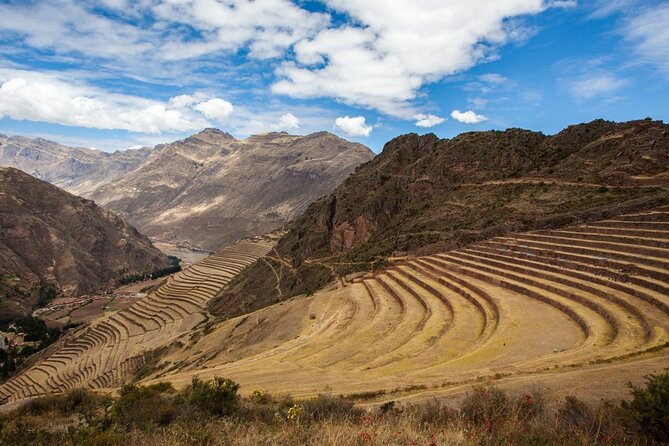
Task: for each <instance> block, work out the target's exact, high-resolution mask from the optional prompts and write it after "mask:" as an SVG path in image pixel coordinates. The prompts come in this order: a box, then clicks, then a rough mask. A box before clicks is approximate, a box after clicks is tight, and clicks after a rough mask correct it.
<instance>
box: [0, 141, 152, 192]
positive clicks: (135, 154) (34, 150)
mask: <svg viewBox="0 0 669 446" xmlns="http://www.w3.org/2000/svg"><path fill="white" fill-rule="evenodd" d="M150 153H151V149H149V148H142V149H137V150H123V151H121V150H118V151H116V152H113V153H108V152H103V151H101V150H95V149H89V148H84V147H69V146H65V145H62V144H58V143H56V142H53V141H48V140H46V139H42V138H35V139H31V138H26V137H23V136H12V137H8V136H5V135H0V166H7V167H16V168H17V169H21V170H23V171H24V172H26V173H29V174H30V175H32V176H34V177H37V178H39V179H41V180H44V181H48V182H49V183H51V184H55V185H56V186H58V187H60V188H61V189H65V190H66V191H68V192H70V193H73V194H75V195H82V196H86V194H88V193H90V192H91V191H92V190H94V189H96V188H98V187H100V186H101V185H102V184H105V183H108V182H109V181H113V180H115V179H116V178H118V177H119V176H121V175H123V174H125V173H127V172H130V171H132V170H134V169H136V168H137V167H138V166H139V165H140V164H141V163H142V162H143V161H144V160H145V159H146V158H147V157H148V156H149V154H150Z"/></svg>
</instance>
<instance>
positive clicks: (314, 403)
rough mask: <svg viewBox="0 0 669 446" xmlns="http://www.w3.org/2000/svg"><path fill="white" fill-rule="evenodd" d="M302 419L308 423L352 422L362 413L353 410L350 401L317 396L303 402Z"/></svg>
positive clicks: (328, 396) (358, 410)
mask: <svg viewBox="0 0 669 446" xmlns="http://www.w3.org/2000/svg"><path fill="white" fill-rule="evenodd" d="M301 406H302V409H303V415H302V417H303V418H305V419H308V420H310V421H323V420H327V419H336V420H352V419H356V418H358V417H360V416H361V415H362V414H363V413H364V412H363V411H362V410H361V409H358V408H355V407H353V406H354V403H353V402H352V401H350V400H347V399H344V398H341V397H333V396H330V395H318V396H317V397H315V398H312V399H309V400H306V401H303V402H302V404H301Z"/></svg>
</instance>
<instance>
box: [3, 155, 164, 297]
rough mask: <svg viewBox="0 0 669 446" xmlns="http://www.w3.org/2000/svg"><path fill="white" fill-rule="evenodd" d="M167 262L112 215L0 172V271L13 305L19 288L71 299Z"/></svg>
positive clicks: (33, 180)
mask: <svg viewBox="0 0 669 446" xmlns="http://www.w3.org/2000/svg"><path fill="white" fill-rule="evenodd" d="M168 265H169V262H168V259H167V257H166V256H165V255H164V254H162V253H161V252H160V251H159V250H158V249H156V248H155V247H154V246H153V245H152V244H151V242H150V241H149V239H148V238H147V237H145V236H143V235H141V234H140V233H139V232H137V230H136V229H135V228H133V227H132V226H129V225H128V224H127V223H125V222H124V221H123V220H122V219H121V218H119V217H118V216H116V215H114V214H113V213H111V212H109V211H107V210H105V209H103V208H101V207H99V206H97V205H96V204H95V203H94V202H92V201H91V200H87V199H84V198H81V197H77V196H74V195H71V194H69V193H67V192H65V191H63V190H61V189H59V188H58V187H56V186H53V185H51V184H49V183H47V182H45V181H41V180H39V179H37V178H34V177H32V176H30V175H28V174H26V173H25V172H23V171H21V170H18V169H14V168H7V167H2V168H0V271H2V278H1V279H2V280H1V282H2V289H3V290H4V291H5V293H4V294H5V296H3V297H7V291H8V290H11V289H13V290H14V291H15V292H14V293H12V294H13V295H14V297H15V299H10V300H11V301H13V302H12V303H11V304H10V303H8V302H6V301H5V299H3V302H2V307H3V309H7V308H6V307H8V306H9V307H13V306H16V305H18V306H19V307H21V306H23V309H24V310H25V309H27V307H29V306H30V305H31V304H33V303H34V302H21V299H20V298H21V290H29V289H30V288H32V287H36V286H39V285H40V284H51V285H54V286H56V287H57V288H58V289H60V290H62V291H64V292H66V293H70V294H82V293H88V292H92V291H96V290H99V289H103V288H105V287H106V286H109V285H112V284H113V283H114V281H115V279H117V278H119V277H120V276H121V275H124V274H127V273H132V272H151V271H154V270H155V269H158V268H162V267H166V266H168Z"/></svg>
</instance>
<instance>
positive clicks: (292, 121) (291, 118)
mask: <svg viewBox="0 0 669 446" xmlns="http://www.w3.org/2000/svg"><path fill="white" fill-rule="evenodd" d="M298 128H300V120H299V119H297V117H296V116H295V115H294V114H292V113H286V114H284V115H281V117H280V118H279V122H277V123H276V124H272V129H273V130H293V129H298Z"/></svg>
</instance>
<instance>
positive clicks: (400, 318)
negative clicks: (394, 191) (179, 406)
mask: <svg viewBox="0 0 669 446" xmlns="http://www.w3.org/2000/svg"><path fill="white" fill-rule="evenodd" d="M270 249H271V246H270V245H269V244H262V243H248V242H244V243H240V244H237V245H234V246H233V247H230V248H228V249H226V250H224V251H222V252H220V253H218V254H216V255H215V256H212V257H209V258H208V259H206V260H204V261H202V262H199V263H197V264H195V265H193V266H192V267H191V268H189V269H187V270H186V271H184V272H182V273H180V274H177V275H176V276H175V277H174V279H172V280H170V281H169V282H168V283H167V284H166V285H164V286H163V287H161V288H160V289H159V290H158V291H157V292H156V293H155V294H154V295H151V296H150V297H149V298H147V299H144V300H142V301H140V302H138V303H137V304H136V305H133V306H132V307H131V308H129V309H128V310H124V311H122V312H119V313H117V314H116V315H114V316H112V317H110V318H109V319H107V320H104V321H103V322H100V323H98V324H97V325H96V326H95V327H93V328H91V329H88V330H87V331H86V332H85V333H84V334H83V335H82V336H79V337H78V338H77V339H76V340H74V341H73V342H71V343H69V344H67V345H66V346H65V347H64V348H62V349H61V350H60V351H58V352H56V353H55V354H53V355H52V356H51V357H49V358H48V359H47V360H45V361H43V362H42V363H40V364H38V365H37V366H35V367H33V368H32V369H30V370H29V371H28V372H27V373H23V374H21V375H19V376H18V377H16V378H14V379H13V380H11V381H10V382H8V383H6V384H5V385H3V386H2V387H0V395H2V396H3V398H4V399H5V400H6V401H12V400H16V399H20V398H23V397H26V396H31V395H36V394H41V393H45V392H57V391H62V390H65V389H70V388H73V387H78V386H88V387H91V388H111V387H115V386H118V385H120V384H121V383H123V382H125V381H126V380H127V379H128V377H129V376H131V375H132V372H133V371H135V370H136V369H137V368H138V367H140V366H141V365H143V364H144V363H145V361H146V360H145V358H146V353H147V352H148V351H150V350H152V349H155V348H158V347H163V346H166V345H170V349H169V350H168V351H166V355H165V356H164V357H163V358H162V359H161V362H160V363H156V364H151V368H150V369H149V370H145V374H144V375H143V376H144V378H143V381H144V382H155V381H170V382H172V383H173V384H175V385H176V386H177V387H179V386H183V385H186V384H189V383H190V382H191V380H192V378H193V377H196V376H197V377H200V378H203V379H210V378H212V377H214V376H224V377H228V378H231V379H234V380H235V381H237V382H239V383H241V384H242V392H245V393H250V392H251V391H252V390H254V389H262V390H268V391H271V392H274V393H282V392H288V393H291V394H293V395H295V396H296V397H309V396H313V395H315V394H318V393H321V392H324V391H332V392H336V393H337V394H339V393H341V394H347V395H352V396H354V397H356V398H358V399H359V401H361V402H366V403H369V404H374V403H378V402H380V401H383V400H388V399H394V400H416V399H422V398H427V397H432V396H438V395H449V396H451V397H458V396H461V395H462V394H464V392H465V391H467V390H468V389H469V388H470V387H471V385H472V383H476V382H481V381H488V380H492V381H494V382H495V383H496V384H498V385H500V386H502V387H507V388H513V389H519V388H523V390H525V389H527V388H528V387H529V386H534V385H539V384H540V385H542V387H544V388H548V389H549V391H554V392H556V393H561V394H564V393H570V392H574V391H577V392H578V394H579V396H584V395H585V397H586V398H587V397H588V396H590V397H591V398H593V399H597V398H616V397H620V396H625V395H626V393H627V390H626V388H625V385H624V384H625V383H626V382H627V380H632V381H638V380H640V379H641V378H642V377H643V376H644V375H645V374H647V373H651V372H657V371H661V370H662V369H663V368H664V367H668V366H669V355H667V346H668V341H669V335H668V334H667V332H668V331H669V207H663V208H658V209H655V210H653V211H648V212H644V213H638V214H634V215H624V216H620V217H617V218H615V219H611V220H606V221H599V222H594V223H588V224H584V225H580V226H576V227H568V228H564V229H561V230H544V231H535V232H530V233H520V234H512V235H509V236H506V237H497V238H493V239H490V240H488V241H485V242H480V243H477V244H473V245H470V246H468V247H467V248H464V249H460V250H457V251H451V252H446V253H442V254H437V255H432V256H426V257H407V258H401V259H397V260H396V261H394V262H393V263H392V264H391V266H390V267H388V268H386V269H385V270H383V271H381V272H378V273H374V274H367V275H364V276H358V277H356V278H355V279H353V280H350V281H348V282H346V281H345V282H337V284H336V285H333V286H332V287H331V288H330V289H327V290H323V291H320V292H318V293H316V294H315V295H313V296H300V297H297V298H294V299H290V300H287V301H283V302H279V303H276V304H274V305H272V306H270V307H267V308H264V309H262V310H259V311H256V312H254V313H250V314H247V315H244V316H240V317H237V318H234V319H230V320H226V321H219V322H216V323H214V322H213V321H209V322H207V323H206V324H200V325H199V327H197V329H196V330H195V331H191V329H192V328H193V327H196V326H197V324H198V323H200V322H202V321H203V318H204V308H205V305H206V303H207V302H208V301H209V300H210V299H211V298H212V296H214V295H215V294H216V293H217V292H218V291H219V290H220V289H221V288H222V287H223V286H224V285H225V284H226V283H227V282H228V281H229V280H230V278H231V277H232V276H234V275H235V274H236V273H238V272H239V271H240V270H241V269H242V268H243V267H244V266H245V265H248V264H250V263H251V262H253V261H254V260H255V259H256V258H258V257H259V256H262V255H265V254H267V253H268V252H269V250H270ZM176 340H178V341H179V342H173V341H176ZM145 368H146V367H145ZM583 388H586V389H587V391H584V390H583ZM577 389H578V390H577Z"/></svg>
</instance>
